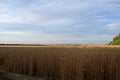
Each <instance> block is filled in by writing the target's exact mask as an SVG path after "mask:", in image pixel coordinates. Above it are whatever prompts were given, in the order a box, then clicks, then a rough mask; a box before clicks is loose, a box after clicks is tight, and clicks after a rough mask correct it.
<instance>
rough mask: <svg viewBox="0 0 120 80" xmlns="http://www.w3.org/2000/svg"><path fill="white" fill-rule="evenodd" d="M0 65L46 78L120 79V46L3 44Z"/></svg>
mask: <svg viewBox="0 0 120 80" xmlns="http://www.w3.org/2000/svg"><path fill="white" fill-rule="evenodd" d="M0 66H1V67H2V69H4V70H5V71H8V72H10V73H16V74H22V75H28V76H32V77H36V78H37V77H41V78H44V79H45V80H120V47H119V46H107V45H106V46H104V45H101V46H98V45H97V46H95V45H90V46H86V45H83V46H59V47H58V46H1V47H0Z"/></svg>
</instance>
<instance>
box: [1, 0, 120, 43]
mask: <svg viewBox="0 0 120 80" xmlns="http://www.w3.org/2000/svg"><path fill="white" fill-rule="evenodd" d="M119 9H120V0H0V43H1V44H2V43H3V44H4V43H5V44H107V43H109V42H110V41H111V40H112V38H113V37H115V36H116V35H118V34H119V33H120V10H119Z"/></svg>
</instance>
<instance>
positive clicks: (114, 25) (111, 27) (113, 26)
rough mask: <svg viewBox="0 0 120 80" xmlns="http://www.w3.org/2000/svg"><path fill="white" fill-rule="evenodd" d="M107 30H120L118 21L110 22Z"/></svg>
mask: <svg viewBox="0 0 120 80" xmlns="http://www.w3.org/2000/svg"><path fill="white" fill-rule="evenodd" d="M106 28H107V29H108V30H120V22H119V23H110V24H108V25H107V27H106Z"/></svg>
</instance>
